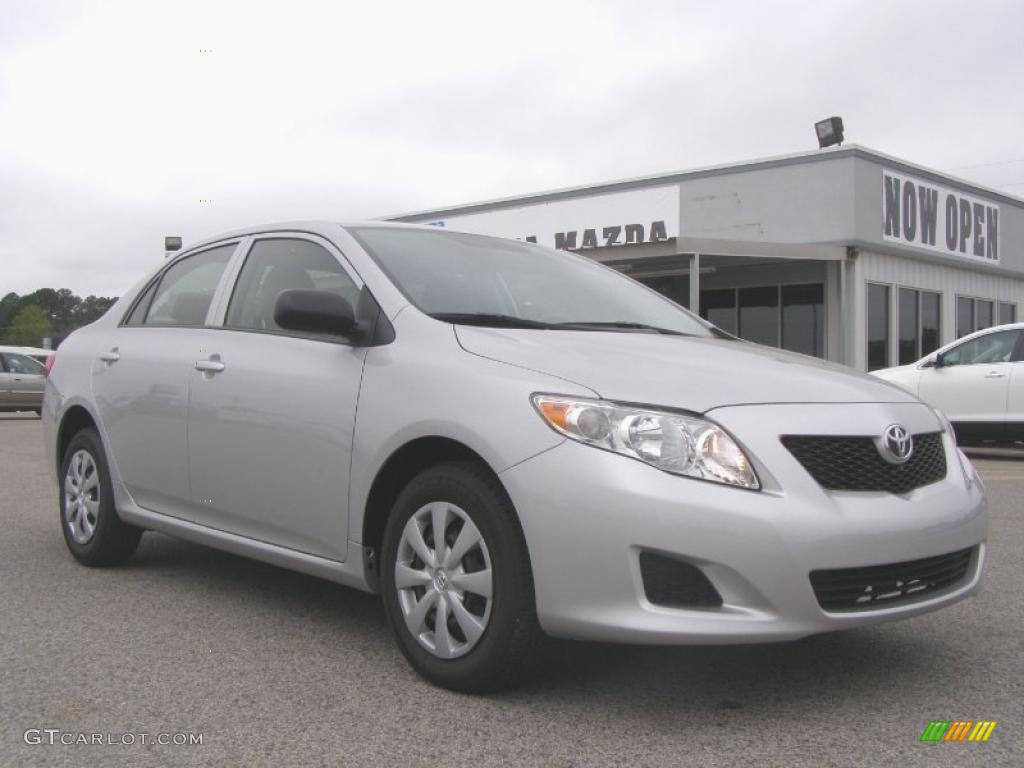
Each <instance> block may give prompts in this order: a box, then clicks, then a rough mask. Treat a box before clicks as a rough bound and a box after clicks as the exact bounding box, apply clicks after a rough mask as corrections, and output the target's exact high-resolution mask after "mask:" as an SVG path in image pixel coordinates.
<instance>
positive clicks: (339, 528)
mask: <svg viewBox="0 0 1024 768" xmlns="http://www.w3.org/2000/svg"><path fill="white" fill-rule="evenodd" d="M340 258H341V257H340V254H339V253H338V252H337V251H336V250H335V249H334V247H333V246H332V245H331V244H329V243H327V242H326V241H322V240H319V239H316V238H306V237H300V236H297V235H296V236H291V235H290V236H276V237H269V236H268V237H262V238H257V239H256V240H254V241H253V244H252V247H251V249H250V251H249V253H248V254H247V256H246V258H245V262H244V264H243V266H242V269H241V271H240V272H239V274H238V278H237V281H236V285H235V287H234V290H233V292H232V295H231V300H230V303H229V305H228V307H227V311H226V317H225V319H224V326H225V328H224V330H223V331H221V332H220V333H218V334H216V335H215V338H214V339H213V340H212V341H211V344H212V346H211V348H210V349H209V350H207V352H206V353H205V354H203V355H199V356H197V357H196V358H195V361H194V365H193V370H192V372H191V376H192V384H191V403H190V407H189V428H188V457H189V476H190V478H191V485H192V503H193V513H192V514H193V519H194V520H195V522H197V523H200V524H202V525H206V526H210V527H213V528H217V529H219V530H223V531H227V532H230V533H234V534H238V535H241V536H245V537H247V538H251V539H256V540H259V541H265V542H269V543H272V544H276V545H278V546H283V547H288V548H289V549H294V550H298V551H301V552H306V553H310V554H313V555H318V556H321V557H328V558H331V559H334V560H344V559H345V555H346V552H347V546H348V484H349V465H350V462H351V451H352V431H353V426H354V420H355V408H356V398H357V395H358V392H359V384H360V379H361V377H362V370H363V360H364V357H365V354H366V350H365V348H357V347H352V346H350V345H349V344H348V343H347V342H346V341H345V340H344V339H342V338H340V337H338V338H334V337H323V336H319V337H314V336H308V335H300V334H296V333H292V332H288V331H285V330H283V329H282V328H280V327H279V326H278V325H277V323H276V322H275V321H274V303H275V301H276V300H277V297H278V296H279V295H280V293H281V292H282V291H285V290H292V289H297V290H329V291H334V292H337V293H339V294H341V295H342V296H344V297H345V298H346V299H348V300H349V301H350V302H352V303H353V305H354V304H355V302H356V297H357V296H358V293H359V286H358V285H357V283H356V281H355V279H354V278H353V277H352V276H351V275H350V272H349V271H348V270H346V268H345V267H343V266H342V263H341V260H340Z"/></svg>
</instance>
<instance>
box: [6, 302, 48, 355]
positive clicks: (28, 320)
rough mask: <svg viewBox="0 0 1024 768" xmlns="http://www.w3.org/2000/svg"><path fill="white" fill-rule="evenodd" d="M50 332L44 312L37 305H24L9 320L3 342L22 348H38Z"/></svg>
mask: <svg viewBox="0 0 1024 768" xmlns="http://www.w3.org/2000/svg"><path fill="white" fill-rule="evenodd" d="M50 330H51V325H50V319H49V318H48V317H47V316H46V311H45V310H44V309H43V308H42V307H40V306H38V305H37V304H26V305H25V306H23V307H22V308H21V309H19V310H18V314H16V315H15V316H14V319H12V320H11V324H10V327H9V328H8V330H7V335H6V336H5V337H4V342H5V343H7V344H14V345H17V346H23V347H38V346H40V345H41V344H42V343H43V337H44V336H46V335H48V334H49V333H50Z"/></svg>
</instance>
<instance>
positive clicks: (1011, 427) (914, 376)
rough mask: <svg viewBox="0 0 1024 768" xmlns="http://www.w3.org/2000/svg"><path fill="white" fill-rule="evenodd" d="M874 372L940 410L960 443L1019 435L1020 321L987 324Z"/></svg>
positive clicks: (1022, 434) (1023, 335) (1022, 425)
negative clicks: (904, 362) (903, 362)
mask: <svg viewBox="0 0 1024 768" xmlns="http://www.w3.org/2000/svg"><path fill="white" fill-rule="evenodd" d="M873 373H874V375H875V376H878V377H879V378H881V379H885V380H886V381H891V382H892V383H893V384H898V385H899V386H901V387H903V388H904V389H906V390H907V391H909V392H911V393H913V394H914V395H917V396H918V397H920V398H921V399H922V400H924V401H925V402H926V403H929V404H930V405H933V406H935V407H936V408H938V409H940V410H941V411H943V412H944V413H945V414H946V416H948V417H949V420H950V421H952V422H953V427H954V429H955V430H956V435H957V439H958V441H959V443H960V444H961V445H977V444H980V443H985V442H995V443H1013V442H1016V441H1024V323H1014V324H1012V325H998V326H996V327H994V328H986V329H985V330H983V331H978V332H976V333H972V334H970V335H969V336H965V337H963V338H962V339H957V340H956V341H954V342H953V343H952V344H947V345H946V346H945V347H942V349H939V350H938V351H936V352H933V353H931V354H930V355H925V356H924V357H923V358H921V359H920V360H918V361H917V362H916V363H911V364H910V365H901V366H899V367H898V368H884V369H882V370H879V371H874V372H873Z"/></svg>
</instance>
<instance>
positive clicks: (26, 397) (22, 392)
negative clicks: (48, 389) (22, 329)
mask: <svg viewBox="0 0 1024 768" xmlns="http://www.w3.org/2000/svg"><path fill="white" fill-rule="evenodd" d="M45 378H46V368H45V366H44V365H43V364H42V363H41V362H39V361H38V360H37V359H36V358H35V357H33V356H31V355H29V354H28V353H27V351H26V350H25V348H24V347H0V413H2V412H5V411H6V412H11V411H34V412H35V413H38V414H41V413H42V408H43V381H44V380H45Z"/></svg>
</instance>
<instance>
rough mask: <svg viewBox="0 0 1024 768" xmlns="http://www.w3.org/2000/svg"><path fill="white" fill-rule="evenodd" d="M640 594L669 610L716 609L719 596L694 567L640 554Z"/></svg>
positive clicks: (652, 555) (673, 560)
mask: <svg viewBox="0 0 1024 768" xmlns="http://www.w3.org/2000/svg"><path fill="white" fill-rule="evenodd" d="M640 576H641V577H642V579H643V582H644V594H645V595H646V596H647V599H648V600H649V601H650V602H651V603H653V604H654V605H664V606H668V607H671V608H718V607H720V606H721V605H722V596H721V595H720V594H718V590H716V589H715V588H714V586H712V584H711V582H710V581H708V577H707V576H705V575H704V573H703V571H701V570H700V568H698V567H697V566H695V565H692V564H691V563H687V562H686V561H684V560H676V559H675V558H672V557H665V556H664V555H658V554H655V553H654V552H641V553H640Z"/></svg>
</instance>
